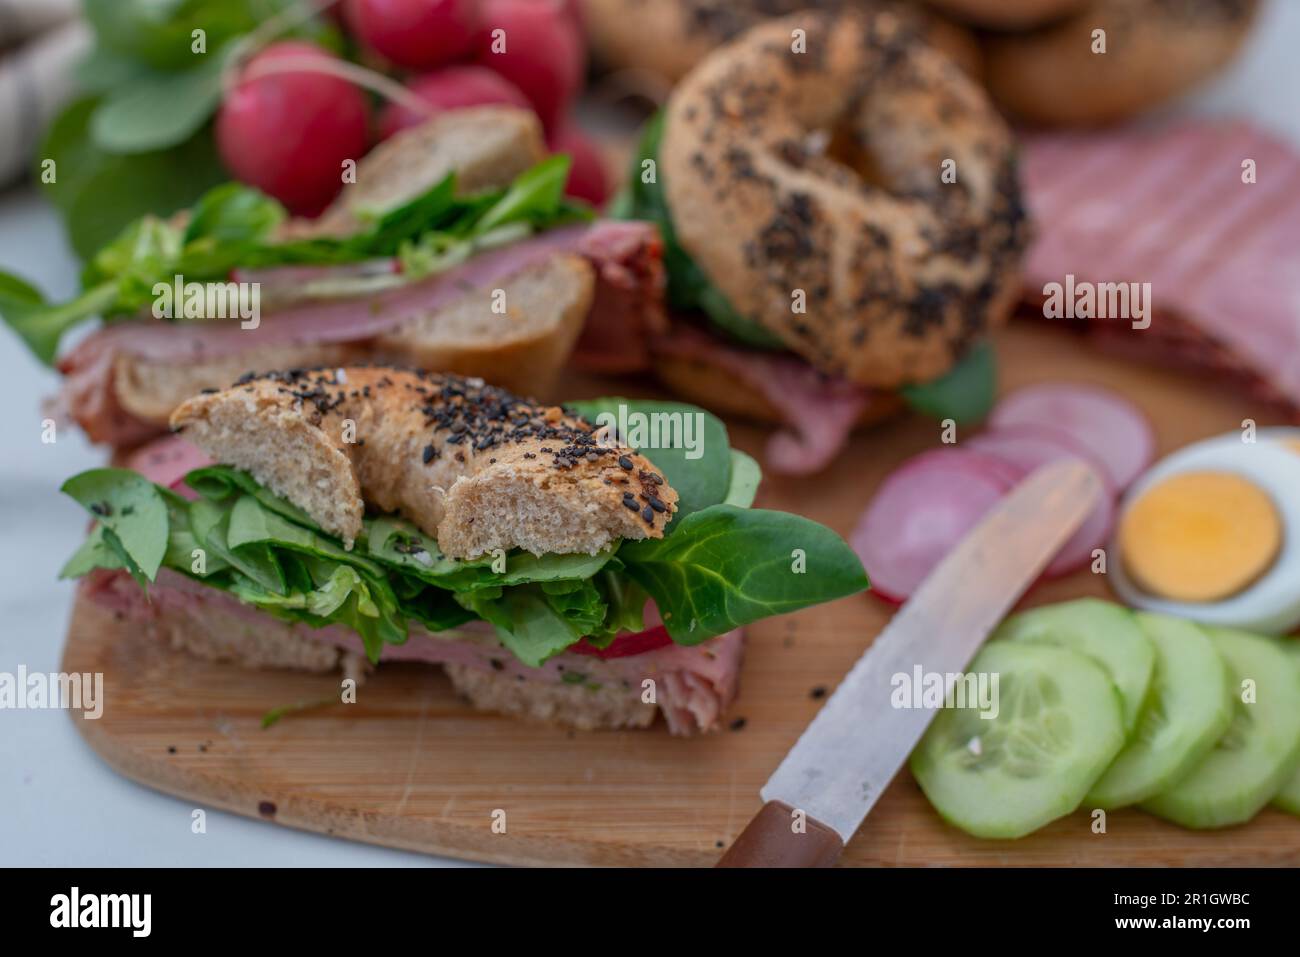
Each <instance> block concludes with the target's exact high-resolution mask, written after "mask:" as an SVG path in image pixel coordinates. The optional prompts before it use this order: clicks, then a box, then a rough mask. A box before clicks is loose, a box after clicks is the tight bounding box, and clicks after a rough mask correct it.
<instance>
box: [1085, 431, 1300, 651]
mask: <svg viewBox="0 0 1300 957" xmlns="http://www.w3.org/2000/svg"><path fill="white" fill-rule="evenodd" d="M1289 439H1296V440H1300V428H1295V429H1293V428H1269V429H1261V430H1260V432H1259V433H1258V435H1257V436H1256V441H1255V442H1253V443H1246V442H1243V441H1242V434H1241V433H1240V432H1230V433H1228V434H1227V435H1220V436H1217V437H1215V438H1212V439H1206V440H1204V441H1202V442H1197V443H1195V444H1193V445H1189V446H1187V447H1186V448H1183V449H1180V450H1178V451H1177V452H1175V453H1173V454H1172V455H1170V456H1168V457H1166V458H1164V459H1162V460H1161V461H1160V462H1158V463H1156V465H1155V466H1153V467H1152V468H1151V469H1150V470H1149V471H1147V472H1146V474H1144V475H1142V476H1141V477H1140V478H1138V480H1137V481H1136V482H1134V483H1133V485H1132V487H1131V488H1130V489H1129V491H1128V493H1127V494H1126V495H1125V496H1124V501H1123V504H1122V507H1121V515H1123V514H1124V513H1125V512H1127V511H1128V509H1129V508H1130V507H1131V506H1132V505H1133V503H1134V502H1136V501H1137V500H1138V499H1139V498H1140V497H1141V496H1142V495H1144V494H1145V493H1146V492H1147V491H1148V490H1150V489H1151V488H1152V487H1153V486H1155V485H1157V484H1159V483H1160V482H1162V481H1163V480H1165V479H1167V478H1169V477H1170V476H1173V475H1178V474H1181V473H1183V472H1199V471H1214V472H1232V473H1236V474H1237V475H1240V476H1242V477H1244V478H1246V479H1248V480H1249V481H1251V482H1254V483H1255V484H1256V485H1258V486H1259V487H1260V488H1261V489H1263V490H1264V491H1265V492H1266V493H1267V494H1268V495H1269V497H1271V498H1272V499H1273V504H1274V506H1275V507H1276V508H1277V511H1278V515H1279V517H1280V519H1281V522H1282V546H1281V548H1280V550H1279V551H1278V554H1277V558H1276V559H1275V560H1274V562H1273V564H1272V566H1270V567H1269V569H1268V570H1267V571H1266V572H1265V573H1264V574H1263V575H1262V576H1261V577H1260V578H1259V579H1258V580H1257V581H1256V582H1255V583H1254V584H1252V585H1250V586H1248V587H1247V588H1246V589H1245V590H1243V591H1241V592H1239V593H1237V594H1236V595H1233V596H1231V597H1229V598H1225V599H1223V600H1222V601H1216V602H1183V601H1173V600H1170V599H1165V598H1157V597H1155V596H1154V595H1150V594H1147V593H1146V592H1144V591H1143V590H1142V589H1141V588H1139V587H1138V586H1137V585H1136V584H1135V583H1134V582H1133V581H1132V580H1131V579H1129V577H1128V575H1127V574H1126V573H1125V571H1124V567H1123V555H1122V553H1121V552H1120V549H1119V536H1118V532H1116V535H1115V537H1114V538H1112V540H1111V546H1110V558H1111V562H1110V568H1109V575H1108V577H1109V578H1110V582H1111V585H1112V586H1113V587H1114V589H1115V591H1116V592H1117V593H1118V594H1119V596H1120V597H1121V598H1122V599H1123V600H1124V601H1125V602H1126V603H1127V604H1129V605H1132V606H1134V607H1137V608H1142V609H1145V610H1147V611H1154V612H1160V613H1162V614H1166V615H1175V616H1178V617H1181V618H1190V619H1192V620H1193V621H1199V622H1202V623H1204V624H1207V625H1221V626H1224V627H1228V628H1240V629H1242V630H1244V631H1256V632H1262V633H1264V634H1272V635H1276V634H1285V633H1286V632H1289V631H1291V630H1292V629H1293V628H1295V627H1296V626H1297V625H1300V452H1296V451H1294V450H1292V449H1289V448H1287V447H1286V446H1284V445H1282V444H1280V442H1281V441H1282V440H1289ZM1121 521H1122V519H1121ZM1116 528H1117V529H1118V525H1117V526H1116Z"/></svg>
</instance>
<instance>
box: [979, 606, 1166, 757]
mask: <svg viewBox="0 0 1300 957" xmlns="http://www.w3.org/2000/svg"><path fill="white" fill-rule="evenodd" d="M993 637H994V638H995V639H1007V640H1011V641H1032V642H1034V643H1036V644H1041V643H1046V644H1049V645H1059V646H1061V647H1062V648H1069V649H1070V650H1072V651H1077V652H1079V653H1080V654H1084V655H1087V656H1088V657H1089V658H1092V659H1093V660H1095V661H1096V662H1097V663H1098V664H1100V665H1101V666H1102V667H1103V668H1105V669H1106V671H1107V672H1108V673H1109V674H1110V677H1111V680H1112V681H1114V682H1115V687H1117V688H1118V689H1119V693H1120V697H1121V698H1123V700H1124V733H1125V734H1132V733H1133V732H1134V731H1135V730H1136V729H1137V724H1138V718H1139V717H1140V715H1141V713H1142V706H1143V705H1144V704H1145V703H1146V697H1147V692H1148V691H1149V690H1150V688H1151V675H1152V673H1153V672H1154V671H1155V666H1156V652H1155V649H1154V648H1152V647H1151V642H1150V641H1148V640H1147V637H1146V635H1145V634H1144V633H1143V632H1142V629H1141V628H1139V627H1138V625H1137V622H1136V621H1135V620H1134V619H1133V613H1132V612H1130V611H1129V610H1128V609H1127V608H1121V607H1120V606H1119V605H1116V604H1113V603H1111V602H1108V601H1101V600H1100V599H1097V598H1080V599H1079V600H1078V601H1067V602H1061V603H1060V604H1059V605H1048V606H1047V607H1045V608H1035V609H1034V610H1033V611H1026V612H1022V613H1021V614H1019V615H1013V616H1012V617H1010V618H1008V619H1007V620H1006V621H1005V622H1003V623H1002V626H1001V627H1000V628H998V630H997V631H996V632H994V634H993Z"/></svg>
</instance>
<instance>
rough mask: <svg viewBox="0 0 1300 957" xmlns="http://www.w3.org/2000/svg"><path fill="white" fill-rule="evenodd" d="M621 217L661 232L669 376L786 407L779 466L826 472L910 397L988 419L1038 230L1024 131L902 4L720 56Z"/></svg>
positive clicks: (652, 128)
mask: <svg viewBox="0 0 1300 957" xmlns="http://www.w3.org/2000/svg"><path fill="white" fill-rule="evenodd" d="M619 208H620V209H621V211H623V212H624V213H625V214H626V215H629V216H631V217H635V218H637V219H648V220H651V221H653V222H656V223H657V224H658V225H659V227H660V231H661V233H662V234H663V238H664V263H665V268H666V269H667V272H668V299H669V304H670V306H671V307H672V309H673V310H674V312H675V314H676V318H675V322H674V329H673V331H672V332H671V333H670V334H669V335H668V336H664V337H661V338H659V339H658V340H656V341H655V342H654V343H652V351H653V352H654V353H655V357H656V364H657V367H658V371H659V373H660V375H661V376H662V377H663V378H664V379H665V381H667V382H669V383H670V384H671V385H672V386H673V388H675V389H676V390H677V391H678V392H679V393H680V394H682V395H683V396H684V397H686V398H688V399H691V400H692V401H708V397H709V396H710V395H716V394H717V393H718V392H719V391H725V392H726V393H727V394H728V396H729V400H728V403H727V405H728V408H729V410H730V411H737V407H741V408H747V409H748V410H749V411H750V414H751V415H752V416H753V417H755V418H759V419H766V420H771V419H775V420H776V424H778V425H780V426H782V427H783V429H782V431H780V432H778V433H777V435H776V436H774V437H773V440H772V444H771V445H770V446H769V449H768V453H767V464H768V465H769V466H770V467H772V468H773V469H775V470H779V471H784V472H791V473H808V472H813V471H817V470H818V469H820V468H822V467H824V466H825V465H827V464H828V463H829V461H830V460H831V459H832V458H833V457H834V456H835V454H836V452H837V451H838V450H839V448H840V447H841V446H842V443H843V442H844V440H845V439H846V437H847V435H848V432H849V431H850V430H851V429H852V428H853V427H854V426H855V425H856V424H860V423H862V422H866V421H872V420H875V419H878V418H881V417H884V416H887V415H890V414H893V413H894V412H896V411H897V410H898V409H900V408H903V407H911V408H914V409H918V410H920V411H923V412H926V413H929V414H932V415H935V416H937V417H939V418H953V419H956V420H958V421H964V420H974V419H978V418H980V417H982V415H983V414H984V413H985V412H986V411H987V408H988V405H989V403H990V402H991V400H992V396H993V392H994V386H995V383H994V378H995V373H994V367H993V360H992V353H991V349H990V347H989V345H988V337H989V333H990V332H991V331H992V330H993V329H994V328H996V327H997V326H999V325H1000V324H1001V323H1003V322H1004V321H1005V320H1006V318H1007V316H1008V315H1009V313H1010V311H1011V309H1012V306H1013V304H1014V302H1015V298H1016V293H1017V287H1018V273H1019V267H1020V260H1021V256H1022V253H1023V252H1024V249H1025V247H1026V245H1027V242H1028V238H1029V229H1028V219H1027V215H1026V212H1025V207H1024V204H1023V202H1022V199H1021V193H1020V184H1019V181H1018V176H1017V166H1016V153H1015V148H1014V142H1013V138H1012V135H1011V132H1010V130H1009V129H1008V128H1007V126H1006V125H1005V123H1004V122H1003V121H1002V119H1001V118H1000V117H999V116H998V114H997V111H996V110H995V109H994V108H993V106H992V104H991V103H990V102H989V100H988V98H987V97H986V96H985V94H984V93H983V91H982V90H981V89H980V88H979V87H978V86H977V85H976V84H974V83H973V82H971V81H970V80H969V79H968V78H967V77H966V76H964V75H963V74H962V72H961V71H960V70H959V69H957V68H956V67H955V66H954V65H953V64H952V63H951V62H950V61H949V60H948V59H947V58H946V57H945V56H944V55H943V54H942V53H940V52H939V51H937V50H935V49H934V48H933V47H931V46H930V45H929V44H928V43H927V42H926V40H925V38H924V36H923V35H922V33H921V32H920V31H919V30H918V29H917V28H916V27H915V25H914V23H913V21H912V20H911V19H910V18H907V17H900V16H898V15H896V14H895V13H894V12H893V11H892V9H891V8H890V7H889V6H886V5H873V4H866V5H863V6H862V7H861V8H860V9H859V11H858V12H855V13H840V14H829V13H824V12H804V13H799V14H795V15H792V16H790V17H786V18H783V19H780V20H774V21H770V22H767V23H765V24H762V25H760V26H758V27H755V28H753V29H751V30H750V31H748V32H747V33H745V34H742V35H741V36H740V37H739V38H738V39H736V40H735V41H733V42H732V43H730V44H728V45H726V46H723V47H721V48H719V49H718V50H716V51H714V52H713V53H712V54H710V55H709V56H708V57H707V58H706V59H705V60H703V61H702V62H701V63H700V64H699V65H698V66H697V67H695V69H693V70H692V71H691V72H690V73H689V74H688V75H687V76H686V77H685V78H684V79H683V80H682V82H681V83H680V84H679V85H678V86H677V88H676V89H675V90H674V92H673V94H672V96H671V98H670V99H669V100H668V103H667V105H666V106H665V108H664V110H663V111H662V112H661V113H660V114H659V115H658V116H657V117H656V118H654V119H653V120H652V121H651V123H650V124H649V126H648V127H647V129H646V131H645V133H644V135H643V137H642V140H641V145H640V149H639V152H638V155H637V156H636V158H635V162H634V166H633V170H632V176H631V183H630V186H629V188H628V190H627V192H626V193H625V196H624V197H623V201H622V203H621V205H620V207H619ZM774 413H775V414H774Z"/></svg>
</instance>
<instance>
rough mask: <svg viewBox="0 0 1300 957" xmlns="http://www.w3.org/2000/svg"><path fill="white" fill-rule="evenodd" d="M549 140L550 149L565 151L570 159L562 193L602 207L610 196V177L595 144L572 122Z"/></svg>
mask: <svg viewBox="0 0 1300 957" xmlns="http://www.w3.org/2000/svg"><path fill="white" fill-rule="evenodd" d="M548 140H549V142H550V146H551V151H552V152H554V153H567V154H568V155H569V157H570V158H571V159H572V160H573V166H572V167H570V168H569V181H568V183H566V184H565V187H564V191H565V193H567V194H568V195H570V196H576V197H577V198H578V199H585V200H586V201H587V202H589V203H591V205H593V206H604V205H605V201H606V200H607V199H609V176H608V174H607V173H606V172H605V158H604V157H603V156H601V155H600V150H599V149H598V148H597V146H596V144H595V143H593V142H592V141H591V139H590V138H589V137H588V136H587V134H586V133H584V132H583V131H582V130H581V129H579V128H578V126H577V125H576V124H574V123H572V122H568V123H565V124H563V125H562V126H561V127H560V128H559V129H557V130H556V131H555V132H554V133H553V134H551V136H550V137H548Z"/></svg>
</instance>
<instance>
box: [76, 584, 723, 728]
mask: <svg viewBox="0 0 1300 957" xmlns="http://www.w3.org/2000/svg"><path fill="white" fill-rule="evenodd" d="M81 589H82V596H83V598H85V599H87V600H89V601H93V602H95V603H97V604H99V605H100V606H101V607H104V608H107V609H109V610H110V611H112V612H114V613H115V614H118V615H123V616H125V617H126V618H128V619H129V620H130V621H132V622H134V623H136V624H138V625H140V626H141V627H144V628H146V629H152V630H154V631H155V632H156V633H157V634H158V635H159V637H169V638H170V640H171V641H172V643H173V644H175V645H177V646H178V647H180V648H183V649H185V650H188V651H191V652H193V653H196V654H198V655H200V656H202V657H205V658H209V659H215V660H233V661H238V662H239V663H241V664H244V665H248V666H254V667H270V668H294V669H299V670H308V671H331V670H334V669H335V668H339V667H355V666H356V665H357V663H358V662H359V661H361V660H362V659H363V658H364V648H363V646H362V642H361V639H360V637H359V636H358V635H357V634H356V633H355V632H353V631H351V630H350V629H347V628H344V627H342V626H338V625H331V626H329V627H327V628H310V627H308V626H306V625H303V624H293V623H289V622H284V621H280V620H279V619H276V618H273V617H271V616H270V615H267V614H264V613H263V612H261V611H259V610H258V609H257V608H254V607H253V606H251V605H245V604H244V603H242V602H240V601H239V600H238V599H236V598H234V597H232V596H231V595H229V594H227V593H225V592H223V591H220V590H218V589H215V588H210V587H208V586H206V585H203V584H201V583H199V582H197V581H194V580H192V579H189V578H187V577H185V576H184V575H181V574H179V573H177V572H174V571H171V570H170V569H166V568H164V569H161V570H160V571H159V573H158V578H157V580H156V581H155V582H154V584H153V585H151V586H150V588H149V593H148V596H147V597H146V595H145V592H144V591H143V590H142V589H141V588H140V587H139V586H138V585H137V584H136V583H135V582H134V581H132V580H131V578H130V576H128V575H127V574H126V573H125V572H120V571H111V572H110V571H103V570H101V571H97V572H94V573H92V574H91V575H89V576H87V577H86V578H85V579H84V580H83V581H82V584H81ZM743 645H744V639H743V637H742V632H741V630H740V629H737V630H735V631H731V632H728V633H727V634H725V635H720V636H718V637H717V638H713V639H711V640H709V641H706V642H704V643H703V644H700V645H696V646H693V647H689V648H688V647H685V646H682V645H668V646H666V647H663V648H657V649H655V650H653V651H648V652H645V653H643V654H639V655H629V656H627V657H622V658H609V659H598V658H593V657H591V656H588V655H577V654H572V653H568V652H566V653H563V654H560V655H556V656H555V657H554V658H551V659H550V660H548V661H547V662H546V663H545V664H544V665H543V666H542V667H541V668H529V667H527V666H526V665H524V664H522V663H521V662H519V661H518V660H517V659H516V658H515V657H514V656H513V655H512V654H511V653H510V652H509V651H508V650H506V649H505V648H503V647H502V645H501V643H500V642H499V641H498V640H497V638H496V635H495V633H494V632H493V630H492V627H491V626H490V625H487V624H486V623H483V622H473V623H470V624H467V625H464V626H461V627H460V628H457V629H454V630H451V631H445V632H438V633H436V634H434V633H430V632H428V631H425V630H424V629H423V628H420V627H419V626H415V625H413V626H412V627H411V630H410V637H409V638H408V639H407V641H406V643H405V644H403V645H387V646H385V648H384V651H383V654H382V655H381V657H380V662H381V664H382V663H383V662H391V661H406V662H419V663H423V664H431V665H445V666H448V669H449V671H450V672H452V673H453V674H455V673H456V671H464V670H468V671H469V672H471V673H478V674H484V675H490V676H492V677H493V678H496V679H507V680H508V681H509V682H512V683H514V684H513V685H512V687H514V686H515V685H517V690H516V691H515V692H514V693H515V694H517V695H518V696H520V697H521V698H526V697H528V696H530V695H533V694H535V693H536V692H535V690H534V689H538V688H556V687H569V686H575V685H580V687H578V689H577V691H578V692H581V694H580V695H578V694H576V693H575V697H577V698H578V700H579V701H580V702H581V701H582V700H584V699H589V700H590V704H591V708H592V709H593V711H595V712H597V713H600V714H609V713H611V712H622V713H627V712H629V711H631V713H633V714H635V713H636V710H637V709H641V707H642V704H643V702H642V694H643V693H644V689H643V685H642V682H644V681H646V680H647V679H649V680H652V681H654V683H655V684H654V688H655V699H656V700H655V703H656V704H657V705H658V708H659V710H660V711H661V712H662V713H663V715H664V719H665V721H666V723H667V725H668V730H669V731H670V732H671V733H673V734H678V735H689V734H695V733H698V732H702V731H711V730H714V729H716V728H718V727H719V725H720V723H721V720H722V716H723V714H724V712H725V711H726V709H727V706H728V705H729V704H730V703H731V700H732V699H733V698H734V697H735V694H736V687H737V683H738V680H739V673H740V659H741V652H742V649H743ZM575 676H576V678H575ZM578 706H579V707H582V704H581V703H580V704H579V705H578ZM569 717H570V718H575V717H576V718H578V719H579V720H581V717H580V716H579V715H574V714H572V712H570V715H569ZM652 717H653V714H652V713H651V714H650V715H647V716H646V718H645V719H641V718H636V719H635V721H636V723H639V724H644V723H646V722H647V721H648V719H649V718H652ZM628 723H629V724H631V723H633V722H631V721H630V722H628Z"/></svg>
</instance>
